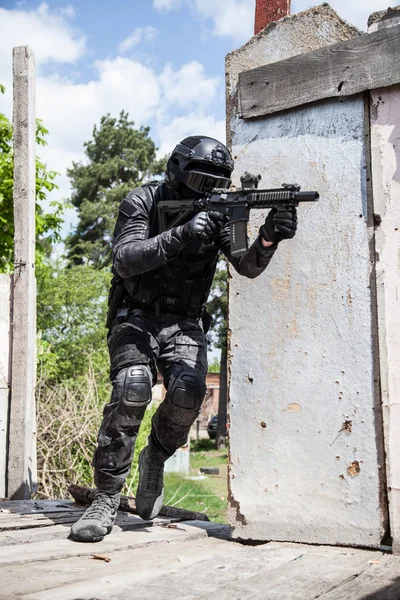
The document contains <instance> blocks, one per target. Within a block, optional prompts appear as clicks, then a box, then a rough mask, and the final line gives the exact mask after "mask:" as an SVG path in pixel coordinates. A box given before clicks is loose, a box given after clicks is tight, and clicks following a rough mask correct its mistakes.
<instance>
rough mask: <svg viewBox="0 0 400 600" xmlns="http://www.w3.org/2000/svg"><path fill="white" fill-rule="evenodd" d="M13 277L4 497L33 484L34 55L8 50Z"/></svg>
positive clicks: (26, 494)
mask: <svg viewBox="0 0 400 600" xmlns="http://www.w3.org/2000/svg"><path fill="white" fill-rule="evenodd" d="M13 72H14V108H13V127H14V137H13V147H14V228H15V232H14V275H13V281H12V286H13V311H12V340H13V342H12V368H11V403H10V426H9V448H8V468H7V496H8V497H9V498H14V499H23V498H30V496H31V492H32V490H33V489H34V487H35V482H36V444H35V435H36V420H35V393H34V390H35V368H36V367H35V366H36V283H35V195H36V190H35V188H36V164H35V159H36V140H35V137H36V136H35V134H36V122H35V57H34V54H33V52H32V51H31V50H30V48H29V47H28V46H19V47H18V48H14V50H13Z"/></svg>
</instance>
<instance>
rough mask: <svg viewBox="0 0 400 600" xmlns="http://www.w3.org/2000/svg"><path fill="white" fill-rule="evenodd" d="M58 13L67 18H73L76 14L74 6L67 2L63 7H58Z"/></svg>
mask: <svg viewBox="0 0 400 600" xmlns="http://www.w3.org/2000/svg"><path fill="white" fill-rule="evenodd" d="M60 13H61V14H62V15H65V16H66V17H68V18H69V19H73V18H74V17H75V14H76V13H75V8H74V7H73V6H72V4H68V5H67V6H64V8H60Z"/></svg>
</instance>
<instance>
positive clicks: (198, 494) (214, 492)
mask: <svg viewBox="0 0 400 600" xmlns="http://www.w3.org/2000/svg"><path fill="white" fill-rule="evenodd" d="M200 442H202V444H201V445H200V448H202V449H201V450H200V451H192V448H194V449H195V450H197V449H198V448H199V446H198V445H196V443H193V444H192V446H191V452H190V476H192V477H193V476H196V475H198V474H199V469H200V467H218V468H219V475H208V476H207V478H206V479H201V480H193V479H187V478H185V477H182V476H181V475H179V474H177V473H167V474H166V475H165V504H169V505H171V506H177V507H179V508H185V509H187V510H194V511H197V512H203V513H205V514H206V515H207V516H208V518H209V519H210V520H211V521H215V522H217V523H226V522H227V517H226V509H227V504H228V502H227V495H228V485H227V463H228V456H227V452H226V451H222V452H219V451H217V450H216V449H215V445H214V443H213V442H211V444H205V443H204V442H210V440H200ZM197 444H198V443H197ZM203 448H209V449H208V450H205V449H203Z"/></svg>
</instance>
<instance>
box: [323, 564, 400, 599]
mask: <svg viewBox="0 0 400 600" xmlns="http://www.w3.org/2000/svg"><path fill="white" fill-rule="evenodd" d="M398 598H400V558H398V557H397V556H396V557H395V556H390V555H385V556H382V558H380V559H378V560H377V561H372V562H371V563H370V564H369V567H368V568H367V569H365V570H364V571H363V572H362V573H360V574H359V575H358V576H357V577H354V578H352V579H351V580H350V581H345V582H343V584H342V585H340V586H339V587H337V588H335V589H332V590H330V591H329V592H328V593H326V594H323V595H322V596H321V600H322V599H323V600H398Z"/></svg>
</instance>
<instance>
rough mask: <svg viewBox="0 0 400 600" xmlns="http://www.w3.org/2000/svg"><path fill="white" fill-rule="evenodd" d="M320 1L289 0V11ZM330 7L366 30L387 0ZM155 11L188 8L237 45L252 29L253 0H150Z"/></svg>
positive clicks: (341, 0) (339, 0)
mask: <svg viewBox="0 0 400 600" xmlns="http://www.w3.org/2000/svg"><path fill="white" fill-rule="evenodd" d="M319 4H322V0H321V2H310V1H309V0H293V1H292V10H291V12H292V14H294V13H297V12H301V11H303V10H306V9H307V8H311V7H312V6H318V5H319ZM329 4H330V6H331V7H332V8H333V9H334V10H336V12H337V13H338V14H339V16H340V17H342V18H343V19H345V20H346V21H348V22H349V23H351V24H352V25H356V26H357V27H359V28H360V29H364V30H366V28H367V20H368V17H369V15H370V14H371V13H373V12H375V11H377V10H385V9H386V8H387V7H388V0H353V1H351V2H349V0H330V2H329ZM153 6H154V8H156V9H158V10H176V9H179V8H181V7H182V6H186V7H188V8H190V9H191V10H192V11H194V13H195V14H196V15H197V16H198V18H199V19H200V20H201V21H203V23H204V25H205V26H206V27H207V28H208V29H209V33H210V34H211V35H213V36H218V37H224V38H231V39H232V41H233V42H234V43H235V44H236V45H238V44H242V43H244V42H246V41H247V40H248V39H250V38H251V36H252V35H253V32H254V15H255V0H224V1H223V2H222V1H219V2H217V1H216V0H153Z"/></svg>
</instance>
